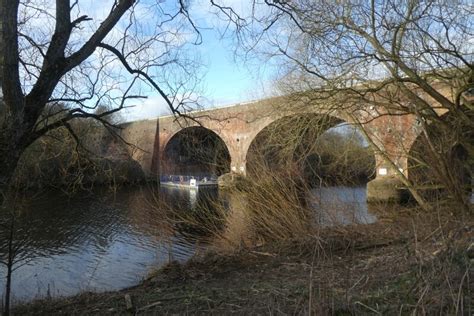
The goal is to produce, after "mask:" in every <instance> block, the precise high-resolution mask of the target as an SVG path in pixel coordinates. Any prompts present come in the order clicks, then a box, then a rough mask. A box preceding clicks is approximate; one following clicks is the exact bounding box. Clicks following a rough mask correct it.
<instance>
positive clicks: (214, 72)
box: [130, 29, 271, 119]
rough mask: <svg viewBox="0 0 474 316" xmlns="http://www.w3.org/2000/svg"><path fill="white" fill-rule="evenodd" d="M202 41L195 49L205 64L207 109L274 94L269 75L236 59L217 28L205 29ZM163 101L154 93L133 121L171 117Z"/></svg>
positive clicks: (204, 86)
mask: <svg viewBox="0 0 474 316" xmlns="http://www.w3.org/2000/svg"><path fill="white" fill-rule="evenodd" d="M201 32H202V36H203V42H202V44H201V45H200V46H197V47H196V51H197V53H200V54H201V58H202V60H203V62H204V64H205V67H204V68H205V69H204V77H203V82H202V86H203V91H202V94H203V96H204V97H205V99H206V100H205V102H204V105H205V106H206V107H220V106H228V105H232V104H237V103H242V102H248V101H251V100H256V99H261V98H264V97H266V96H268V95H269V94H270V93H271V79H270V77H271V74H270V72H266V73H265V72H264V73H263V74H262V73H261V72H260V71H255V68H254V69H253V71H252V69H251V68H252V65H248V64H245V63H244V62H242V61H238V60H236V58H235V57H234V49H235V47H233V44H232V43H231V41H230V39H228V38H221V37H220V35H219V32H218V31H217V30H216V29H205V30H202V31H201ZM168 114H169V110H168V107H167V105H166V104H165V103H164V100H162V98H161V97H160V96H159V95H158V94H157V93H156V92H153V91H150V94H149V95H148V98H147V99H146V100H144V101H143V102H142V103H141V104H139V105H137V106H136V107H135V108H134V109H133V111H131V112H130V115H131V118H133V119H146V118H153V117H156V116H158V115H168Z"/></svg>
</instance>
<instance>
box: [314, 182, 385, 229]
mask: <svg viewBox="0 0 474 316" xmlns="http://www.w3.org/2000/svg"><path fill="white" fill-rule="evenodd" d="M308 200H309V203H310V205H311V207H312V208H313V209H314V210H315V215H316V222H317V223H318V224H320V225H324V226H333V225H348V224H353V223H358V224H370V223H374V222H375V221H376V220H377V217H376V216H375V215H373V214H371V213H369V211H368V207H367V189H366V187H365V186H360V187H345V186H339V187H321V188H317V189H313V190H312V191H311V194H310V196H309V197H308Z"/></svg>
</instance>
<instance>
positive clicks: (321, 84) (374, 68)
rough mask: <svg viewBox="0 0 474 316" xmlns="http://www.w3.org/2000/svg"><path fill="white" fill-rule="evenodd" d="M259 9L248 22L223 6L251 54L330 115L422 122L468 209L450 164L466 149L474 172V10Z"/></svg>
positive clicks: (465, 6)
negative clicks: (270, 62)
mask: <svg viewBox="0 0 474 316" xmlns="http://www.w3.org/2000/svg"><path fill="white" fill-rule="evenodd" d="M216 2H217V1H216ZM250 4H251V7H252V10H250V11H249V12H248V14H247V15H245V12H237V11H234V10H230V9H229V8H228V7H225V6H224V5H222V4H219V3H215V5H216V7H217V8H218V10H219V11H220V14H221V15H222V16H225V17H226V18H227V19H228V21H229V22H231V23H230V25H231V26H232V25H234V26H235V31H236V32H237V33H238V35H239V39H240V44H241V45H242V46H243V47H244V48H245V52H246V53H245V57H248V56H257V57H264V58H265V60H274V61H275V62H277V63H280V64H281V65H285V67H283V66H282V67H280V69H282V71H281V73H280V77H281V78H282V80H283V82H284V83H285V84H284V86H285V93H294V94H297V95H298V96H301V95H302V93H303V92H304V95H305V97H307V98H308V97H309V98H311V99H312V100H311V101H312V102H310V103H313V104H318V102H319V104H324V106H326V107H329V108H328V110H329V112H330V110H334V111H336V110H337V111H341V110H344V111H346V113H347V114H349V115H351V116H352V118H353V120H354V121H355V122H356V124H358V125H360V127H362V128H363V127H364V126H365V125H366V124H368V123H370V121H371V120H373V119H375V118H376V117H383V116H387V115H395V116H400V117H403V116H411V117H416V120H417V122H418V123H419V127H418V133H419V135H420V137H421V138H424V140H425V143H426V145H427V148H428V149H429V152H430V155H431V156H433V159H431V162H433V161H436V164H435V165H434V164H432V163H430V162H426V161H425V162H423V164H424V165H426V166H427V167H429V169H431V171H432V176H433V177H435V178H436V182H437V183H438V184H440V185H441V186H443V187H444V188H445V189H446V191H448V193H449V196H450V197H451V198H452V199H453V200H455V201H459V202H461V203H462V204H464V205H465V206H466V207H468V205H467V204H468V202H467V199H466V185H465V184H464V186H463V185H462V183H460V180H459V177H457V176H456V174H455V173H456V172H457V171H456V170H454V169H455V168H451V165H452V158H453V157H454V156H455V155H453V152H455V151H456V150H457V149H456V148H459V147H462V148H463V150H465V152H466V153H467V155H465V156H467V157H469V158H467V159H464V161H463V162H462V163H461V165H463V166H464V168H465V169H467V170H472V169H473V167H472V166H473V165H474V163H473V158H472V157H474V145H473V144H474V136H473V131H474V119H473V118H474V113H473V112H474V108H473V105H472V91H473V90H472V89H473V87H474V65H473V46H472V41H471V40H470V39H472V37H473V34H474V25H473V23H474V21H473V20H472V14H473V12H474V8H473V6H472V4H470V3H469V2H466V1H422V2H421V1H399V0H387V1H326V0H317V1H313V0H296V1H267V0H264V1H250ZM369 109H373V110H372V112H373V113H371V117H370V118H369V119H367V120H361V119H360V117H362V116H363V115H360V114H361V113H363V112H368V110H369ZM446 113H449V114H446ZM447 116H449V117H450V118H449V119H446V117H447ZM433 130H437V131H441V132H437V133H433V132H431V131H433ZM366 136H368V138H369V142H371V144H372V145H373V147H374V149H375V151H376V152H377V154H379V155H380V156H382V157H384V158H385V159H386V161H387V163H388V164H389V165H391V166H392V167H393V169H394V170H395V172H397V173H398V176H399V178H400V179H401V181H402V182H403V183H404V184H405V185H406V186H407V187H408V188H409V189H410V191H411V192H412V194H413V195H414V197H415V199H416V200H417V201H418V202H419V203H420V204H421V205H425V201H424V198H423V197H422V195H421V194H420V193H419V190H417V186H416V183H413V181H411V179H409V178H408V177H407V174H406V173H404V172H402V171H398V167H397V164H396V163H395V162H394V161H393V160H391V157H390V155H388V154H387V152H386V150H385V149H384V148H383V147H381V146H380V145H379V144H378V142H377V140H376V139H374V136H373V135H371V134H370V133H366ZM400 137H403V135H400ZM371 140H372V141H371ZM438 143H439V144H438ZM402 149H403V148H401V150H402ZM405 155H409V152H408V149H407V150H405ZM408 172H410V170H408ZM468 186H469V187H468V188H467V189H468V190H469V191H470V190H471V188H470V183H469V185H468Z"/></svg>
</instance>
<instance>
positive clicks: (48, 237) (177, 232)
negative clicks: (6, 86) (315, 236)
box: [0, 187, 376, 302]
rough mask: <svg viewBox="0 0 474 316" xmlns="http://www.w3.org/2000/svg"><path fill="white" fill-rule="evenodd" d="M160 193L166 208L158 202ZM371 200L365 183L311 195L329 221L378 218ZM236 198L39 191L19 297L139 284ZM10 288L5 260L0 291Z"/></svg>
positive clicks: (23, 218)
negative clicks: (172, 217)
mask: <svg viewBox="0 0 474 316" xmlns="http://www.w3.org/2000/svg"><path fill="white" fill-rule="evenodd" d="M157 199H158V200H160V201H161V202H164V203H165V205H167V207H166V209H165V208H160V207H156V205H157V204H156V201H157ZM365 199H366V196H365V187H358V188H348V187H338V188H334V187H332V188H321V189H318V190H314V191H313V192H312V194H311V197H310V201H311V203H312V205H313V207H314V209H315V210H317V211H316V214H319V215H318V222H319V223H320V224H323V225H334V224H336V223H341V224H349V223H354V222H356V223H371V222H374V221H375V220H376V218H375V216H373V215H371V214H370V213H369V212H368V211H367V204H366V202H365ZM230 201H231V199H229V198H228V197H226V195H221V196H220V197H219V195H218V192H217V190H216V189H206V190H202V189H200V190H199V191H194V190H186V189H179V188H172V187H171V188H160V189H159V190H156V189H151V188H145V187H142V188H126V189H123V190H120V191H118V192H116V193H115V194H111V193H103V192H94V194H84V195H77V196H75V197H73V198H68V197H66V196H64V195H61V194H58V193H48V194H45V195H43V196H41V197H38V198H35V199H34V200H31V201H30V202H29V203H28V205H27V207H26V208H25V209H24V210H23V211H22V212H21V215H20V216H19V221H18V223H19V224H18V225H19V226H18V227H17V230H18V234H17V238H19V239H24V240H27V242H26V248H25V249H24V250H23V251H24V252H25V254H27V257H28V258H29V259H30V261H29V262H28V263H27V264H25V265H23V266H21V267H20V268H19V269H18V270H17V271H15V272H14V275H13V291H12V292H13V299H14V301H16V302H18V301H28V300H31V299H34V298H39V297H45V296H52V297H55V296H69V295H74V294H77V293H79V292H83V291H108V290H117V289H121V288H124V287H128V286H133V285H135V284H137V283H138V282H139V281H140V280H142V279H143V278H144V277H146V275H147V274H148V272H149V271H150V269H152V268H156V267H157V266H161V265H163V264H165V263H167V262H169V261H170V260H177V261H180V262H184V261H186V260H187V259H189V257H190V256H192V255H193V254H194V253H195V252H196V251H199V250H201V248H204V247H205V237H206V236H205V234H206V231H201V230H200V226H202V227H209V226H210V225H209V222H208V221H216V222H213V223H212V224H213V227H216V228H217V227H221V226H222V224H223V222H219V220H220V219H221V218H222V217H220V216H216V214H215V213H213V212H214V210H215V206H216V203H220V204H221V205H224V209H228V208H229V207H228V206H229V205H228V204H229V203H230ZM336 206H337V207H336ZM170 209H171V210H172V212H173V213H174V214H187V215H189V214H190V215H191V216H192V218H193V220H194V224H193V225H189V223H183V222H181V223H180V222H179V221H177V222H175V223H173V224H171V225H170V224H169V222H168V221H166V220H165V218H168V217H169V214H168V213H167V212H169V210H170ZM220 209H222V208H220ZM323 210H324V211H323ZM354 210H355V212H354ZM209 212H210V213H209ZM0 216H2V214H0ZM204 223H205V225H204ZM201 224H202V225H201ZM211 226H212V225H211ZM207 233H208V232H207ZM198 248H199V249H198ZM0 251H1V250H0ZM4 287H5V269H4V267H3V266H1V267H0V295H2V296H3V294H4V293H3V291H4Z"/></svg>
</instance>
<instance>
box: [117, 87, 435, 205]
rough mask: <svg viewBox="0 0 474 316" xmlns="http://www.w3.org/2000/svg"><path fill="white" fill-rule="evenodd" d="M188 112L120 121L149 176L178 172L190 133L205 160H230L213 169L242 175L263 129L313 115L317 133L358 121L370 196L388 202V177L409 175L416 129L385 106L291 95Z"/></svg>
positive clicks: (409, 118)
mask: <svg viewBox="0 0 474 316" xmlns="http://www.w3.org/2000/svg"><path fill="white" fill-rule="evenodd" d="M437 111H443V109H440V110H437ZM188 115H189V116H190V117H192V119H189V118H184V117H174V116H165V117H160V118H157V119H150V120H142V121H136V122H131V123H127V124H124V125H123V127H124V129H123V134H122V136H123V137H124V138H125V139H126V140H127V141H128V142H129V143H132V144H134V145H136V147H137V148H139V149H137V148H135V149H133V148H132V149H130V150H131V156H132V157H133V159H135V160H137V161H138V162H139V163H140V164H141V166H142V168H143V170H144V171H145V173H146V174H147V175H148V176H159V175H160V174H162V173H163V174H166V173H168V174H177V172H176V171H177V170H175V169H174V168H175V167H176V164H177V162H179V161H180V160H181V159H182V158H183V156H182V155H181V153H180V152H179V146H178V145H177V144H179V143H180V142H183V141H184V142H186V139H187V138H186V135H188V134H190V133H193V134H194V135H196V134H197V135H201V136H200V139H201V142H200V143H199V144H195V145H196V146H198V147H199V146H200V147H201V148H202V150H203V151H204V152H207V153H208V154H209V155H208V156H209V157H208V158H209V159H212V154H213V155H214V159H215V158H216V156H215V155H221V156H223V157H224V158H223V159H224V160H225V159H227V160H228V161H229V163H228V165H227V166H216V167H215V169H214V170H212V172H213V173H217V174H218V175H219V174H223V173H227V172H230V173H235V174H240V175H246V174H247V171H248V169H249V168H251V167H252V166H250V165H249V163H251V161H249V159H248V158H249V149H250V148H251V147H252V146H255V143H256V139H257V138H258V136H259V135H260V134H261V133H262V132H263V131H264V130H265V129H266V128H268V127H269V126H271V125H272V124H274V123H276V122H279V121H281V120H284V119H286V118H298V117H300V118H301V117H303V118H304V117H308V116H311V115H312V116H316V117H320V118H325V119H321V122H324V123H322V126H321V131H324V130H327V129H329V128H331V127H334V126H335V125H337V124H340V123H341V122H345V123H347V124H351V125H355V126H356V127H357V126H360V125H361V124H362V126H363V127H364V131H365V133H367V135H366V136H368V137H369V138H370V139H371V140H372V142H373V144H372V145H374V148H375V149H374V156H375V161H376V179H375V180H373V181H372V182H373V183H372V185H371V184H370V183H369V185H368V198H369V199H381V200H387V199H393V198H397V196H398V193H397V192H396V190H395V188H394V187H393V186H394V185H396V184H397V183H398V182H396V181H395V182H394V181H392V180H393V178H394V177H393V176H394V175H396V174H397V173H399V172H401V173H403V174H405V175H406V176H408V173H409V161H408V156H409V155H408V153H409V151H410V148H411V147H412V145H413V143H414V142H415V140H416V138H417V136H418V135H419V133H420V131H419V124H418V123H417V121H416V117H415V116H414V115H410V114H404V115H396V114H395V115H392V113H388V112H387V110H386V109H384V108H376V107H374V106H367V105H364V104H352V105H350V104H348V106H347V107H345V108H344V109H343V110H340V109H336V108H335V109H333V108H331V107H330V106H328V105H321V103H318V104H315V103H314V102H313V101H310V100H309V98H305V97H298V98H295V97H294V96H292V97H274V98H268V99H263V100H258V101H254V102H248V103H242V104H235V105H232V106H228V107H223V108H216V109H209V110H205V111H195V112H191V113H188ZM198 138H199V137H198ZM216 140H220V142H217V141H216ZM218 143H220V144H221V145H218ZM216 146H217V147H216ZM219 146H220V147H219ZM221 158H222V157H221ZM183 159H184V160H186V158H183ZM187 166H188V167H187V168H189V170H192V169H193V166H192V161H187ZM389 179H390V181H389ZM384 180H387V181H384Z"/></svg>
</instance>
